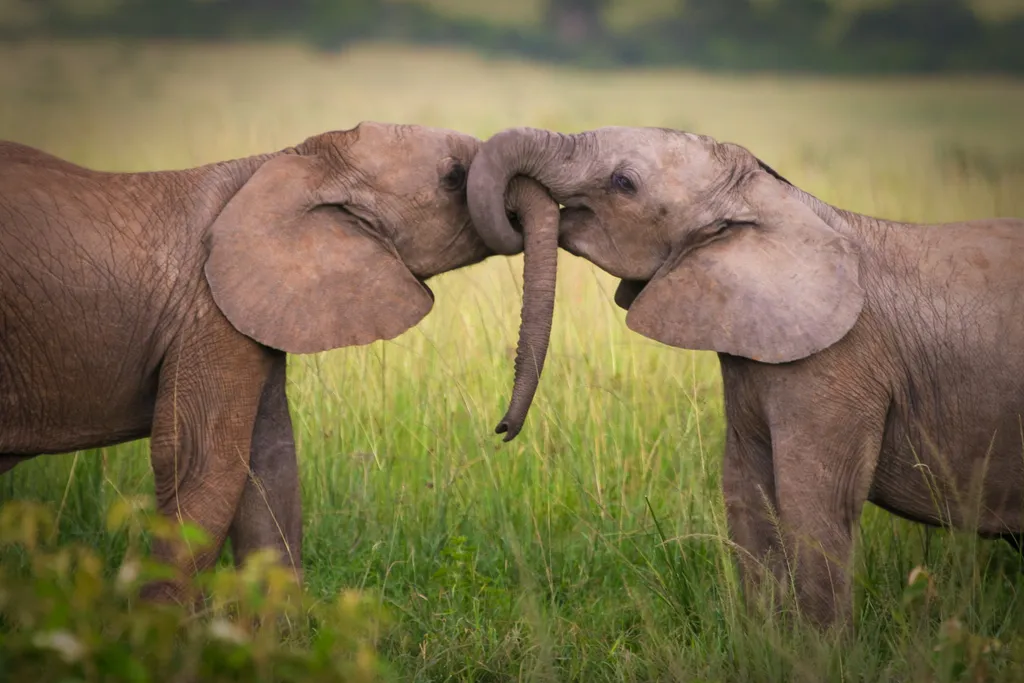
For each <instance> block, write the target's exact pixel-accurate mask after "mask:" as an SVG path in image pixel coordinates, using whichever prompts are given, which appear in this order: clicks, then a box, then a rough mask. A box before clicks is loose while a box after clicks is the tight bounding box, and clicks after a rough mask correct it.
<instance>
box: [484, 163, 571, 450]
mask: <svg viewBox="0 0 1024 683" xmlns="http://www.w3.org/2000/svg"><path fill="white" fill-rule="evenodd" d="M507 197H508V203H507V204H506V206H507V207H508V209H509V210H510V211H511V212H513V213H515V214H516V215H517V216H518V217H519V221H520V223H521V224H522V226H523V232H524V234H525V240H524V250H523V310H522V319H521V324H520V327H519V342H518V343H517V344H516V361H515V381H514V384H513V387H512V400H511V401H510V402H509V406H508V410H507V411H506V412H505V417H503V418H502V420H501V422H499V423H498V426H497V427H496V428H495V430H494V431H495V433H497V434H502V433H504V434H505V441H511V440H512V439H514V438H515V437H516V435H517V434H519V431H520V430H521V429H522V428H523V423H524V422H525V421H526V415H527V413H528V412H529V411H530V404H531V403H532V402H533V396H534V394H535V393H536V391H537V385H538V384H539V383H540V374H541V372H542V371H543V369H544V359H545V357H546V356H547V352H548V341H549V339H550V338H551V318H552V316H553V315H554V311H555V277H556V271H557V268H558V220H559V210H558V204H557V203H556V202H555V201H554V200H553V199H552V198H551V197H550V196H549V195H548V193H547V191H546V190H545V189H544V188H543V187H542V186H540V185H538V184H537V183H536V182H535V181H533V180H530V179H528V178H525V177H519V178H516V179H515V180H514V181H513V182H512V184H511V185H510V186H509V190H508V194H507Z"/></svg>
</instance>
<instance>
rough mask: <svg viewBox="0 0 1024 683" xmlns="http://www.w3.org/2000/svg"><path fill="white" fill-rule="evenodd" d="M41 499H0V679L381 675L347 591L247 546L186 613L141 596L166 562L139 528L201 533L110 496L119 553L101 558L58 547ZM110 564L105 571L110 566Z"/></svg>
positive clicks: (195, 541)
mask: <svg viewBox="0 0 1024 683" xmlns="http://www.w3.org/2000/svg"><path fill="white" fill-rule="evenodd" d="M55 521H56V520H55V519H54V515H53V513H52V511H51V510H50V509H49V508H48V507H44V506H42V505H38V504H35V503H30V502H23V501H12V502H8V503H5V504H4V505H3V506H2V507H0V558H2V560H3V561H2V563H0V680H2V681H29V680H31V681H36V682H37V683H48V682H49V681H60V682H62V683H70V682H72V681H75V682H78V681H82V682H84V681H107V682H109V683H121V682H124V683H128V682H131V683H148V682H150V681H154V682H156V681H193V680H194V681H204V682H210V683H215V682H217V681H236V680H246V681H268V682H269V681H274V683H285V682H286V681H295V682H296V683H297V682H299V681H302V683H317V682H322V683H350V682H351V683H355V682H357V681H358V682H359V683H362V682H364V681H365V682H369V681H372V680H378V678H379V674H380V673H381V670H380V666H379V664H378V662H377V659H376V655H375V653H374V651H373V649H372V647H371V646H370V644H369V643H368V642H367V640H366V638H365V636H366V634H367V633H369V630H368V627H370V626H373V625H375V618H374V614H373V608H372V606H370V608H369V609H368V606H367V604H366V603H364V601H363V600H362V599H361V598H360V597H359V596H358V595H357V594H355V593H342V594H341V595H340V596H339V597H338V598H337V599H335V600H330V601H326V602H325V601H314V600H312V599H311V598H310V597H309V596H307V595H306V594H304V593H303V592H302V590H301V588H300V586H299V584H297V583H296V582H295V580H294V575H293V574H292V573H291V572H289V571H286V570H284V569H281V568H280V567H278V566H276V565H275V563H273V562H272V560H273V557H272V556H269V555H255V556H252V557H251V558H250V559H249V560H248V561H247V562H246V566H245V567H243V568H242V569H240V570H238V571H235V570H229V569H220V570H218V571H216V572H211V573H209V574H204V575H201V576H199V577H197V578H196V579H195V580H194V581H193V582H192V584H191V585H190V588H192V589H193V590H194V591H195V592H196V594H197V595H198V594H199V591H200V590H201V591H202V592H203V594H206V595H209V596H210V599H209V603H210V604H209V605H208V606H207V607H206V608H205V609H204V610H203V611H202V612H198V613H194V612H193V611H192V610H190V609H186V608H184V607H180V606H177V605H154V604H149V603H145V602H141V601H140V600H139V598H138V589H139V587H140V586H141V584H142V582H143V581H146V580H149V579H160V578H165V577H167V576H168V574H167V571H168V568H166V567H162V566H160V565H157V564H155V563H153V562H152V561H150V560H148V559H147V558H146V557H145V555H144V554H143V553H142V552H141V550H142V548H141V545H142V544H141V541H142V537H143V536H148V535H160V536H161V537H164V538H169V539H181V540H184V541H185V542H186V543H189V544H190V545H192V546H195V545H202V544H203V543H204V542H205V538H204V534H203V533H202V532H201V531H200V530H199V529H198V528H197V527H188V526H183V527H178V526H176V525H172V524H170V523H168V522H167V521H166V520H163V519H162V518H160V517H158V516H156V515H154V514H152V513H150V512H147V511H144V510H143V509H141V508H140V507H139V506H138V505H137V504H135V503H133V502H131V501H127V500H125V501H121V502H118V503H116V504H115V505H114V506H113V507H112V508H111V510H110V513H109V514H108V516H107V530H108V532H109V533H111V534H118V535H122V536H125V537H126V540H127V544H128V550H127V552H126V553H125V554H124V556H123V557H122V558H121V561H120V563H117V564H115V566H114V567H113V568H111V567H109V564H110V562H109V561H110V560H111V559H112V558H105V557H103V556H101V555H100V554H99V553H97V552H95V550H94V549H92V548H90V547H89V546H87V545H80V544H66V543H65V544H58V543H57V542H56V541H57V539H58V536H57V534H56V524H55ZM110 569H113V571H110Z"/></svg>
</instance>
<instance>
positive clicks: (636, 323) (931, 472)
mask: <svg viewBox="0 0 1024 683" xmlns="http://www.w3.org/2000/svg"><path fill="white" fill-rule="evenodd" d="M518 174H522V175H525V176H528V177H531V178H534V179H536V180H538V181H539V182H540V183H541V184H543V185H544V186H545V187H546V188H547V189H548V191H549V192H550V193H551V196H552V197H553V199H554V200H555V201H558V202H560V203H561V204H563V205H564V206H565V207H566V208H565V209H563V211H562V220H561V224H560V229H559V230H560V236H559V244H560V245H561V246H562V247H563V248H565V249H566V250H567V251H569V252H571V253H572V254H575V255H577V256H582V257H584V258H586V259H589V260H590V261H592V262H593V263H595V264H596V265H598V266H599V267H600V268H602V269H603V270H605V271H607V272H608V273H610V274H611V275H613V276H616V277H619V278H622V283H621V284H620V286H619V288H618V290H617V291H616V294H615V301H616V303H617V304H618V305H619V306H621V307H623V308H625V309H627V310H628V311H629V312H628V314H627V316H626V324H627V325H628V326H629V327H630V329H632V330H634V331H636V332H639V333H640V334H642V335H644V336H646V337H650V338H651V339H655V340H657V341H660V342H662V343H664V344H668V345H670V346H676V347H680V348H686V349H698V350H711V351H716V352H718V357H719V360H720V363H721V369H722V378H723V384H724V390H725V412H726V419H727V424H728V427H727V436H726V449H725V455H724V463H723V466H724V472H723V485H724V493H725V501H726V506H727V512H728V520H729V528H730V532H731V534H732V536H733V538H734V540H735V541H736V542H737V543H738V545H739V546H740V547H741V549H742V551H744V552H742V553H741V556H742V557H743V561H742V562H741V565H742V566H743V568H744V574H745V576H746V578H747V580H748V582H749V583H752V584H755V585H756V584H758V583H760V581H761V580H762V578H763V577H762V575H761V574H760V572H759V569H760V567H763V566H767V567H769V568H770V569H771V571H772V572H773V573H774V575H775V577H777V578H779V579H784V578H786V577H788V576H794V578H795V581H794V583H795V586H796V592H797V598H798V603H799V605H800V606H801V611H802V612H803V613H804V614H806V615H807V616H809V617H810V618H811V619H812V620H814V621H815V622H817V623H818V624H820V625H822V626H826V625H832V624H836V623H837V622H838V623H840V624H848V623H849V622H848V618H849V612H850V603H851V595H850V582H849V578H848V577H849V572H848V566H849V562H850V557H851V549H852V541H853V533H854V530H855V528H856V526H857V524H858V519H859V517H860V513H861V509H862V507H863V505H864V502H865V501H871V502H873V503H875V504H876V505H879V506H880V507H882V508H884V509H886V510H889V511H890V512H893V513H895V514H898V515H900V516H902V517H905V518H908V519H911V520H916V521H919V522H923V523H926V524H930V525H942V526H952V527H956V528H961V529H974V530H977V531H978V532H979V533H981V534H982V535H984V536H1004V537H1007V538H1008V539H1009V538H1015V535H1016V534H1019V532H1021V531H1022V530H1024V505H1022V504H1024V500H1022V494H1024V458H1022V456H1021V453H1022V449H1024V436H1022V434H1024V433H1022V428H1021V424H1022V420H1024V268H1022V267H1021V257H1022V255H1024V221H1022V220H1018V219H986V220H976V221H970V222H963V223H947V224H941V225H932V226H926V225H917V224H908V223H897V222H893V221H887V220H882V219H878V218H870V217H867V216H863V215H858V214H855V213H851V212H848V211H843V210H840V209H838V208H835V207H832V206H829V205H828V204H826V203H824V202H822V201H819V200H818V199H816V198H814V197H812V196H811V195H809V194H807V193H805V192H803V191H801V190H799V189H797V188H796V187H793V186H792V185H791V184H790V183H788V182H787V181H786V180H784V179H783V178H781V177H780V176H779V175H778V174H776V173H775V172H774V171H772V170H771V169H770V168H769V167H767V166H766V165H765V164H764V163H762V162H761V161H759V160H758V159H757V158H755V157H754V156H753V155H752V154H751V153H750V152H749V151H747V150H746V149H744V148H742V147H740V146H737V145H734V144H727V143H719V142H716V141H715V140H713V139H711V138H708V137H702V136H697V135H691V134H687V133H683V132H678V131H672V130H663V129H643V128H637V129H627V128H605V129H599V130H595V131H590V132H586V133H582V134H578V135H559V134H555V133H550V132H547V131H542V130H535V129H511V130H507V131H504V132H501V133H499V134H497V135H495V136H494V137H493V138H491V139H490V140H489V141H488V142H486V143H485V144H484V146H483V147H482V148H481V152H480V154H479V155H478V156H477V159H476V161H475V163H474V165H473V168H472V169H471V171H470V179H469V205H470V213H471V215H472V216H473V218H474V219H475V220H474V223H475V225H476V227H477V229H478V230H479V231H480V233H481V236H482V237H483V238H484V241H485V242H487V243H488V245H489V246H490V247H491V248H492V249H494V250H495V251H497V252H499V253H510V252H514V251H515V250H516V249H517V248H520V245H521V237H520V235H519V234H518V233H517V232H516V231H515V230H513V229H511V228H510V227H509V225H508V223H507V222H506V221H505V216H504V213H503V211H502V210H501V202H502V196H503V193H504V191H505V184H506V182H507V181H508V179H509V178H512V177H514V176H516V175H518ZM543 282H544V286H548V283H549V282H553V271H552V272H550V273H548V274H546V275H545V279H544V280H543ZM530 286H531V283H530V282H526V283H524V287H530ZM544 315H547V312H546V311H544V312H541V314H540V315H535V314H534V313H533V312H531V311H526V312H524V316H523V318H524V321H523V328H524V330H525V329H527V328H529V327H530V326H538V325H539V326H543V325H545V324H550V320H538V319H537V318H539V317H543V316H544ZM535 380H536V377H535V376H534V375H533V374H531V373H522V374H521V375H520V376H517V389H518V388H519V386H518V385H519V384H520V383H522V384H525V385H526V388H527V389H529V386H530V385H531V384H534V385H535ZM521 417H522V416H519V415H514V416H512V418H513V419H520V418H521ZM772 515H777V518H778V521H779V525H778V527H776V526H775V525H773V523H772V522H771V521H770V517H771V516H772ZM783 550H785V551H786V553H787V555H788V557H789V559H790V560H791V561H792V560H795V561H796V564H795V565H793V564H790V565H789V566H787V564H786V563H785V560H784V558H783V552H782V551H783ZM790 572H795V575H793V574H790ZM749 583H748V585H749Z"/></svg>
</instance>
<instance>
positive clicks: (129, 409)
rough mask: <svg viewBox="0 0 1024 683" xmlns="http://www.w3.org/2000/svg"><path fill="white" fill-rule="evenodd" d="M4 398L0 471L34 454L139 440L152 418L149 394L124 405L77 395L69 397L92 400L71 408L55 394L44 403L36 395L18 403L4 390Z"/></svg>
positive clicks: (0, 433)
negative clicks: (56, 398) (54, 396)
mask: <svg viewBox="0 0 1024 683" xmlns="http://www.w3.org/2000/svg"><path fill="white" fill-rule="evenodd" d="M4 398H5V401H4V403H5V404H6V406H8V408H7V409H6V410H5V411H4V413H3V415H0V473H2V472H3V471H5V470H6V469H10V468H11V467H13V466H14V465H15V464H17V462H18V461H20V460H21V459H24V458H26V457H31V456H34V455H42V454H44V453H68V452H71V451H77V450H82V449H86V448H101V447H103V446H112V445H115V444H119V443H124V442H126V441H133V440H135V439H141V438H144V437H147V436H149V434H150V430H151V427H152V423H153V403H154V402H153V400H151V399H150V400H146V399H142V400H138V401H134V402H131V403H130V404H126V403H124V402H121V401H116V400H114V401H109V402H103V401H102V398H100V397H99V396H92V397H88V396H81V395H78V396H74V397H73V398H78V399H79V400H81V401H82V402H83V404H88V403H91V404H92V405H83V406H81V407H80V408H76V407H75V406H73V405H71V402H70V401H67V400H61V399H59V400H53V401H51V402H49V404H48V405H47V404H46V403H43V402H40V401H38V398H39V397H34V398H35V399H36V400H32V401H30V402H28V404H27V405H24V406H18V405H17V399H16V398H15V400H14V401H12V400H11V399H12V396H11V395H10V394H9V393H5V394H4ZM62 398H63V397H62ZM140 398H141V397H140ZM108 400H109V399H108ZM97 403H98V404H97ZM12 408H13V409H12Z"/></svg>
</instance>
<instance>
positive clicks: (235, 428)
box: [143, 310, 272, 600]
mask: <svg viewBox="0 0 1024 683" xmlns="http://www.w3.org/2000/svg"><path fill="white" fill-rule="evenodd" d="M271 366H272V358H271V355H270V353H269V352H268V351H267V350H266V349H265V348H264V347H262V346H260V345H259V344H257V343H256V342H253V341H252V340H250V339H248V338H246V337H244V336H242V335H241V334H240V333H238V332H237V331H236V330H235V329H234V328H232V327H231V326H230V324H229V323H228V321H227V320H226V319H225V318H224V317H223V316H222V315H221V314H220V312H219V311H216V310H214V311H211V312H209V313H208V314H207V315H206V316H205V319H204V320H203V321H202V325H201V326H199V325H197V326H195V328H192V329H186V330H183V334H182V335H181V337H180V338H179V341H177V342H176V343H174V344H173V345H172V347H171V349H170V350H169V352H168V354H167V356H166V357H165V359H164V364H163V367H162V369H161V372H160V379H159V387H158V391H157V399H156V407H155V413H154V419H153V432H152V437H151V440H150V445H151V450H152V454H151V459H152V465H153V474H154V479H155V489H156V503H157V509H158V510H159V512H160V513H161V514H163V515H165V516H166V517H168V518H170V519H172V520H173V521H175V522H189V523H192V524H196V525H198V526H200V527H201V528H203V530H204V531H205V532H206V533H207V534H208V535H209V537H210V541H211V543H210V545H209V546H207V547H204V548H189V547H182V546H183V544H181V543H172V542H170V541H169V540H166V539H157V540H155V541H154V544H153V548H152V553H153V557H154V559H155V560H157V561H158V562H162V563H165V564H169V565H171V567H173V568H174V569H175V570H176V571H177V572H178V575H179V579H180V577H181V575H184V574H188V573H194V572H201V571H204V570H206V569H209V568H211V567H212V566H213V565H214V563H215V562H216V560H217V557H218V556H219V555H220V551H221V548H222V547H223V545H224V541H225V539H226V538H227V534H228V529H229V527H230V525H231V520H232V519H233V518H234V516H235V510H236V509H237V507H238V502H239V499H240V498H241V495H242V489H243V488H244V486H245V482H246V474H247V472H248V470H249V448H250V441H251V438H252V432H253V424H254V422H255V419H256V413H257V408H258V406H259V403H260V396H261V394H262V392H263V387H264V385H265V384H266V381H267V378H268V377H269V375H270V371H271ZM143 597H145V598H149V599H157V600H181V599H182V598H183V597H184V596H183V595H182V586H181V584H180V580H169V581H164V582H159V583H154V584H151V585H149V586H146V587H145V588H144V589H143Z"/></svg>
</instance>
